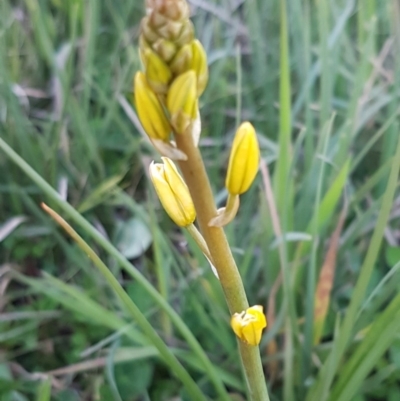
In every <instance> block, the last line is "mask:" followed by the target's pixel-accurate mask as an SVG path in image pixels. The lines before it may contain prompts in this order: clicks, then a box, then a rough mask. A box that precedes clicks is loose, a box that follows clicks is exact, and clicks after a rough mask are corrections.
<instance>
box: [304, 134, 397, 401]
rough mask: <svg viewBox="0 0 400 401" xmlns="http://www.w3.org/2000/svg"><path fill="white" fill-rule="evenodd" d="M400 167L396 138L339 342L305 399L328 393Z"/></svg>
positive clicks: (322, 400)
mask: <svg viewBox="0 0 400 401" xmlns="http://www.w3.org/2000/svg"><path fill="white" fill-rule="evenodd" d="M399 170H400V138H399V139H398V143H397V149H396V154H395V156H394V157H393V162H392V167H391V170H390V175H389V179H388V183H387V186H386V191H385V194H384V196H383V200H382V204H381V208H380V211H379V215H378V218H377V222H376V226H375V230H374V232H373V235H372V238H371V242H370V245H369V247H368V251H367V254H366V256H365V259H364V262H363V264H362V266H361V269H360V275H359V278H358V280H357V283H356V286H355V288H354V290H353V294H352V297H351V300H350V305H349V306H348V308H347V310H346V316H345V319H344V321H343V324H342V326H341V328H340V332H339V338H338V345H337V349H336V350H335V352H334V353H333V352H331V353H330V354H329V356H328V358H327V360H326V361H325V363H324V365H323V367H322V369H321V370H320V374H319V376H318V379H317V381H316V383H315V385H314V386H313V387H312V388H311V389H310V391H309V393H308V396H307V401H316V400H318V401H325V400H326V399H327V397H328V395H329V389H330V387H331V385H332V382H333V379H334V377H335V374H336V372H337V369H338V367H339V363H340V361H341V358H342V356H343V354H344V352H345V350H346V348H347V346H348V344H349V341H350V339H351V337H352V332H353V327H354V324H355V318H356V316H357V313H358V310H359V308H360V306H361V304H362V302H363V299H364V295H365V291H366V289H367V286H368V283H369V280H370V278H371V274H372V271H373V268H374V265H375V261H376V259H377V257H378V252H379V249H380V246H381V243H382V239H383V234H384V230H385V228H386V224H387V221H388V218H389V215H390V210H391V205H392V202H393V198H394V193H395V189H396V187H397V177H398V175H399Z"/></svg>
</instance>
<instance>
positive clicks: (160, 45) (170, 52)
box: [152, 38, 177, 63]
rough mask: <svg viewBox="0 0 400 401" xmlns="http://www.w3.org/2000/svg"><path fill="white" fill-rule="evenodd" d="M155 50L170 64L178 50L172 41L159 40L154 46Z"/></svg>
mask: <svg viewBox="0 0 400 401" xmlns="http://www.w3.org/2000/svg"><path fill="white" fill-rule="evenodd" d="M152 47H153V49H154V50H155V51H156V52H157V54H159V55H160V57H161V58H162V59H163V60H164V61H165V62H167V63H169V62H170V61H171V60H172V58H173V57H174V56H175V54H176V51H177V48H176V45H175V44H174V43H173V42H171V41H170V40H167V39H164V38H159V39H157V40H156V41H155V42H154V43H153V45H152Z"/></svg>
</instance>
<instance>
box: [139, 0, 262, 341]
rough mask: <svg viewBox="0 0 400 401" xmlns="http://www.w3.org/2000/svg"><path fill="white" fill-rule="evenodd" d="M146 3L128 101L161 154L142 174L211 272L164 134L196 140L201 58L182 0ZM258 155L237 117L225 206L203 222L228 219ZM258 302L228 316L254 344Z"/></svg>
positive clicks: (203, 69)
mask: <svg viewBox="0 0 400 401" xmlns="http://www.w3.org/2000/svg"><path fill="white" fill-rule="evenodd" d="M146 6H147V15H146V17H145V18H143V20H142V24H141V34H140V44H139V48H140V56H141V60H142V64H143V72H137V73H136V75H135V78H134V101H135V105H136V110H137V114H138V116H139V119H140V121H141V123H142V126H143V128H144V130H145V131H146V133H147V135H148V137H149V138H150V140H151V142H152V143H153V145H154V147H155V148H156V149H157V150H158V151H159V152H160V153H161V154H162V155H163V157H162V163H154V162H153V163H152V164H151V165H150V178H151V180H152V182H153V185H154V188H155V190H156V192H157V195H158V197H159V199H160V201H161V204H162V205H163V207H164V209H165V211H166V212H167V213H168V215H169V216H170V218H171V219H172V220H173V221H174V222H175V223H176V224H177V225H178V226H180V227H184V228H186V229H187V230H188V232H189V233H190V235H192V237H193V238H194V240H195V241H196V243H197V244H198V245H199V247H200V249H201V250H202V251H203V253H204V255H205V256H206V257H207V259H208V260H209V262H210V264H211V267H212V268H213V270H214V266H213V259H212V255H211V254H210V252H209V249H208V247H207V244H206V242H205V240H204V238H203V236H202V235H201V233H200V232H199V231H198V230H197V228H196V227H195V226H194V221H195V219H196V210H195V206H194V203H193V200H192V198H191V195H190V192H189V189H188V186H187V185H186V183H185V181H184V179H183V178H182V176H181V175H180V174H179V172H178V169H177V167H176V166H175V164H174V162H173V161H172V160H187V155H186V154H185V153H184V152H183V151H182V150H181V149H179V148H178V147H177V146H176V144H175V142H174V141H173V140H172V139H173V138H172V135H187V136H189V137H190V138H192V140H193V143H194V144H195V146H197V143H198V138H199V135H200V131H201V124H200V113H199V105H198V103H199V101H198V99H199V97H200V95H201V94H202V93H203V91H204V89H205V87H206V85H207V81H208V67H207V56H206V53H205V51H204V49H203V47H202V45H201V43H200V42H199V41H198V40H196V39H195V37H194V29H193V25H192V23H191V22H190V20H189V8H188V4H187V2H186V0H146ZM259 158H260V151H259V147H258V142H257V136H256V132H255V130H254V128H253V126H252V125H251V124H250V123H249V122H245V123H243V124H242V125H241V126H240V127H239V128H238V129H237V131H236V135H235V138H234V141H233V145H232V150H231V154H230V159H229V165H228V171H227V176H226V182H225V186H226V189H227V191H228V200H227V204H226V207H224V208H222V209H219V210H218V212H217V215H216V216H215V217H214V218H212V219H211V221H209V226H218V227H222V226H224V225H226V224H228V223H229V222H230V221H232V219H233V218H234V217H235V215H236V213H237V210H238V208H239V195H241V194H242V193H244V192H246V191H247V190H248V189H249V187H250V185H251V184H252V182H253V181H254V178H255V176H256V174H257V170H258V164H259ZM194 179H195V177H194ZM214 272H215V273H216V276H217V277H218V274H217V272H216V271H214ZM260 308H261V307H258V306H255V307H253V308H249V309H248V310H247V311H246V312H242V313H241V314H235V315H234V316H233V317H232V328H233V330H234V332H235V333H236V335H237V336H238V337H239V338H240V339H241V340H242V341H244V342H246V343H248V344H251V345H256V344H258V343H259V341H260V339H261V332H262V329H263V328H264V327H265V326H266V323H265V316H264V315H263V314H262V308H261V311H260ZM261 315H262V316H263V318H262V317H261Z"/></svg>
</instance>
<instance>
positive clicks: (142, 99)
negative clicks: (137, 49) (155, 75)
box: [134, 72, 171, 141]
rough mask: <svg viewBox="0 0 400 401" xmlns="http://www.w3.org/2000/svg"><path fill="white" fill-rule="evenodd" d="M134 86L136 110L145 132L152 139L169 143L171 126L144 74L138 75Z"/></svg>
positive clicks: (138, 73)
mask: <svg viewBox="0 0 400 401" xmlns="http://www.w3.org/2000/svg"><path fill="white" fill-rule="evenodd" d="M134 86H135V87H134V90H135V104H136V110H137V113H138V116H139V119H140V122H141V123H142V125H143V128H144V130H145V131H146V133H147V135H148V136H149V137H150V138H153V139H160V140H162V141H167V140H168V138H169V135H170V133H171V126H170V125H169V122H168V120H167V117H166V115H165V113H164V110H163V107H162V105H161V103H160V101H159V100H158V98H157V95H156V94H155V93H154V92H153V90H152V89H151V88H150V86H149V84H148V83H147V80H146V77H145V75H144V74H143V73H142V72H137V73H136V75H135V82H134Z"/></svg>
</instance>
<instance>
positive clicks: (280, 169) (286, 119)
mask: <svg viewBox="0 0 400 401" xmlns="http://www.w3.org/2000/svg"><path fill="white" fill-rule="evenodd" d="M287 18H288V17H287V9H286V0H282V1H281V2H280V24H281V26H280V87H279V105H280V115H279V141H278V142H279V156H278V160H277V162H276V167H275V172H274V194H275V198H276V205H277V208H278V214H279V216H280V221H281V223H282V229H283V232H286V231H291V229H292V224H293V223H292V219H293V217H292V214H293V183H292V180H291V178H290V175H289V173H290V166H291V160H292V149H291V132H292V121H291V119H292V116H291V99H290V67H289V37H288V36H289V35H288V23H287ZM285 265H286V267H287V264H285ZM283 288H284V293H285V294H284V296H285V302H284V304H285V308H286V311H287V316H286V318H285V327H286V330H285V350H284V353H285V354H284V355H285V356H284V374H283V376H284V388H283V399H284V400H285V401H293V400H294V399H295V396H294V377H293V372H294V369H293V361H294V345H293V332H294V328H293V327H292V319H291V318H290V311H291V307H292V301H291V291H292V290H291V287H290V276H289V271H288V269H287V268H286V269H284V272H283Z"/></svg>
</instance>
